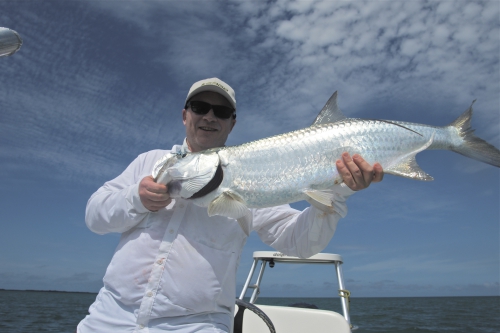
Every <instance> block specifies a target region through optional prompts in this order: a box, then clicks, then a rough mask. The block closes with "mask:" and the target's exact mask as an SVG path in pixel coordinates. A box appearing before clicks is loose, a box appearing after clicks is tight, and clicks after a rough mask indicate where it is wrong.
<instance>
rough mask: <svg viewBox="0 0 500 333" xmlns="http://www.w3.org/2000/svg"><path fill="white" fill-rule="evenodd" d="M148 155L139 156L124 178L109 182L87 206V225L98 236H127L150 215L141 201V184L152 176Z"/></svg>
mask: <svg viewBox="0 0 500 333" xmlns="http://www.w3.org/2000/svg"><path fill="white" fill-rule="evenodd" d="M146 160H147V158H146V154H142V155H139V156H138V157H137V158H136V159H135V160H134V161H133V162H132V163H131V164H130V165H129V166H128V167H127V169H125V171H123V173H122V174H121V175H119V176H118V177H116V178H115V179H113V180H110V181H108V182H106V183H105V184H104V185H103V186H102V187H101V188H99V189H98V190H97V191H96V192H95V193H94V194H93V195H92V196H91V197H90V199H89V201H88V202H87V209H86V212H85V223H86V224H87V226H88V228H89V229H90V230H92V231H93V232H95V233H97V234H101V235H102V234H106V233H109V232H120V233H122V232H125V231H128V230H129V229H131V228H132V227H134V226H136V225H137V224H139V223H140V222H141V221H142V220H143V219H144V218H146V216H147V215H148V212H149V210H148V209H147V208H146V207H144V205H143V204H142V202H141V199H140V197H139V183H140V181H141V180H142V179H143V178H144V177H146V176H148V175H149V173H150V172H151V170H147V169H148V168H147V165H148V163H146V162H147V161H146Z"/></svg>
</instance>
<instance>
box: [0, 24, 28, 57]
mask: <svg viewBox="0 0 500 333" xmlns="http://www.w3.org/2000/svg"><path fill="white" fill-rule="evenodd" d="M21 45H23V41H22V39H21V37H19V34H18V33H17V32H15V31H14V30H10V29H8V28H2V27H0V57H3V56H10V55H12V54H14V53H16V52H17V51H18V50H19V49H20V48H21Z"/></svg>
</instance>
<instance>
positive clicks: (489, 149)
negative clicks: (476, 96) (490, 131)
mask: <svg viewBox="0 0 500 333" xmlns="http://www.w3.org/2000/svg"><path fill="white" fill-rule="evenodd" d="M475 101H476V100H474V101H473V102H472V104H471V106H470V107H469V108H468V109H467V110H465V112H464V113H462V114H461V115H460V117H458V118H457V119H456V120H455V121H454V122H452V123H451V124H450V125H448V126H449V127H454V128H455V129H456V130H457V131H458V135H459V136H460V138H461V139H462V143H461V144H460V145H457V146H453V147H452V148H451V150H453V151H454V152H457V153H459V154H462V155H464V156H467V157H470V158H473V159H475V160H479V161H481V162H484V163H488V164H491V165H494V166H496V167H500V150H498V149H497V148H496V147H495V146H493V145H491V144H489V143H488V142H486V141H485V140H483V139H480V138H478V137H477V136H475V135H474V130H473V129H472V128H471V118H472V112H473V110H472V105H474V102H475Z"/></svg>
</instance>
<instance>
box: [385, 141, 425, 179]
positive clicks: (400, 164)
mask: <svg viewBox="0 0 500 333" xmlns="http://www.w3.org/2000/svg"><path fill="white" fill-rule="evenodd" d="M433 140H434V134H432V136H431V138H430V139H429V141H427V142H426V143H425V144H424V145H423V146H421V147H419V148H418V149H416V150H414V151H413V152H411V153H409V154H407V155H405V156H403V157H402V158H401V159H400V160H399V161H397V162H396V163H394V165H393V166H389V167H388V168H384V172H385V173H388V174H391V175H395V176H401V177H405V178H411V179H415V180H422V181H431V180H434V178H432V176H431V175H429V174H428V173H426V172H425V171H424V170H422V168H420V166H419V165H418V163H417V160H416V159H415V156H416V155H417V154H418V153H419V152H421V151H422V150H425V149H427V147H429V146H430V145H431V143H432V141H433Z"/></svg>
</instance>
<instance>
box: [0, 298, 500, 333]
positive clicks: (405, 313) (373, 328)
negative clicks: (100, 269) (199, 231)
mask: <svg viewBox="0 0 500 333" xmlns="http://www.w3.org/2000/svg"><path fill="white" fill-rule="evenodd" d="M95 297H96V294H92V293H66V292H50V291H47V292H40V291H10V290H0V332H1V333H34V332H56V333H65V332H67V333H74V331H75V328H76V325H77V324H78V322H79V321H80V320H81V319H82V318H84V317H85V316H86V315H87V313H88V312H87V310H88V307H89V306H90V304H92V302H94V300H95ZM256 303H257V305H258V304H267V305H291V304H293V303H307V304H314V305H315V306H317V307H318V308H320V309H326V310H333V311H336V312H339V313H342V311H341V305H340V300H339V299H338V298H264V297H263V298H259V299H258V300H257V302H256ZM350 312H351V322H352V323H353V324H354V325H355V326H358V327H359V328H358V329H357V330H356V331H354V332H355V333H368V332H385V333H413V332H415V333H434V332H436V333H437V332H444V333H476V332H477V333H499V332H500V297H401V298H397V297H394V298H352V299H351V302H350ZM283 333H286V332H283ZM304 333H314V332H304Z"/></svg>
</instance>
